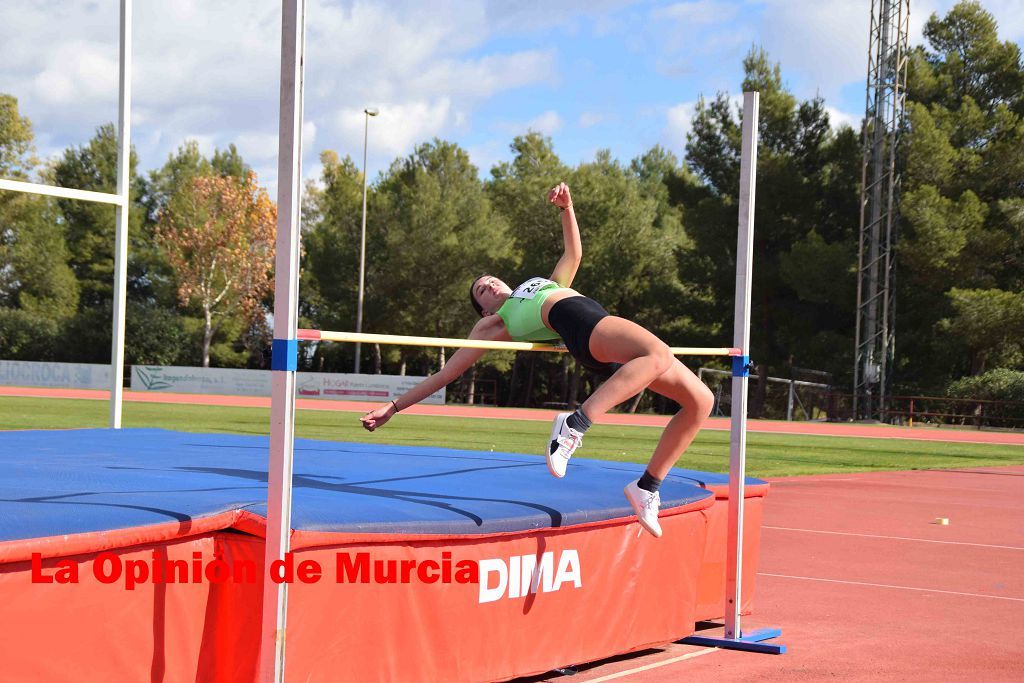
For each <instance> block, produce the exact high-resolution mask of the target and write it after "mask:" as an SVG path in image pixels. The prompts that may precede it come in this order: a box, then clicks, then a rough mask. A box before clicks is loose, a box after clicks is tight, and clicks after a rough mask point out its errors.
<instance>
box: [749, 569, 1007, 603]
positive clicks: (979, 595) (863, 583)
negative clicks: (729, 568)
mask: <svg viewBox="0 0 1024 683" xmlns="http://www.w3.org/2000/svg"><path fill="white" fill-rule="evenodd" d="M757 575H758V576H771V577H774V578H776V579H797V580H800V581H821V582H824V583H842V584H846V585H849V586H870V587H872V588H895V589H897V590H904V591H917V592H920V593H942V594H944V595H961V596H964V597H968V598H991V599H992V600H1010V601H1012V602H1024V598H1011V597H1008V596H1004V595H985V594H983V593H961V592H959V591H944V590H939V589H938V588H915V587H914V586H893V585H891V584H887V583H868V582H867V581H840V580H839V579H822V578H819V577H817V576H789V575H788V574H768V573H766V572H758V573H757Z"/></svg>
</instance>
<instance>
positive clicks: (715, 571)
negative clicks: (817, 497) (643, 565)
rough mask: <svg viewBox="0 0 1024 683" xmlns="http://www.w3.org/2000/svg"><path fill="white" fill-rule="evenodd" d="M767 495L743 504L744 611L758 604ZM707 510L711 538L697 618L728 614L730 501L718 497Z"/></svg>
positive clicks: (706, 548) (699, 584) (702, 570)
mask: <svg viewBox="0 0 1024 683" xmlns="http://www.w3.org/2000/svg"><path fill="white" fill-rule="evenodd" d="M763 512H764V495H763V494H762V495H757V496H753V497H748V498H746V499H745V502H744V505H743V586H742V591H743V605H742V608H741V613H742V614H750V613H751V611H752V610H753V607H754V587H755V584H756V581H757V567H758V564H759V561H760V557H761V520H762V515H763ZM705 513H706V514H707V517H708V540H707V544H706V545H705V546H704V560H703V563H702V565H701V568H700V574H699V577H698V579H697V606H696V616H697V621H707V620H710V619H721V618H722V617H723V616H724V615H725V586H726V582H725V562H726V553H727V552H728V547H729V501H728V499H727V498H716V500H715V504H714V505H712V506H711V507H710V508H708V509H707V510H706V511H705Z"/></svg>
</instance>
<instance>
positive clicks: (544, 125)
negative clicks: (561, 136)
mask: <svg viewBox="0 0 1024 683" xmlns="http://www.w3.org/2000/svg"><path fill="white" fill-rule="evenodd" d="M562 123H563V122H562V117H561V116H559V114H558V112H556V111H554V110H550V109H549V110H548V111H545V112H542V113H540V114H538V115H537V116H534V117H533V118H532V119H530V120H528V121H499V122H497V123H495V124H494V126H493V128H494V129H495V130H497V131H500V132H502V133H504V134H506V135H510V136H512V135H523V134H525V133H526V132H528V131H531V130H532V131H536V132H538V133H542V134H543V135H551V134H552V133H554V132H555V131H557V130H559V129H560V128H561V127H562Z"/></svg>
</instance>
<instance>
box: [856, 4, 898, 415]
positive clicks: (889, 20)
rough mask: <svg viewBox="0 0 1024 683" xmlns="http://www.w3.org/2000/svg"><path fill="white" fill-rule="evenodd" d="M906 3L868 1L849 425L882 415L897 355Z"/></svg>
mask: <svg viewBox="0 0 1024 683" xmlns="http://www.w3.org/2000/svg"><path fill="white" fill-rule="evenodd" d="M909 33H910V0H872V2H871V29H870V34H869V36H870V39H869V45H868V77H867V98H866V99H867V104H866V106H865V112H864V131H863V151H864V161H863V167H862V172H861V190H860V245H859V249H858V258H857V331H856V351H855V354H854V364H853V413H854V419H859V418H868V419H871V418H877V419H882V418H884V416H885V411H886V406H887V403H886V401H887V398H888V396H887V394H888V392H889V391H890V389H891V386H892V369H893V368H892V366H893V362H892V361H893V357H894V351H895V340H896V336H895V324H894V321H895V305H894V304H895V298H894V294H895V265H896V262H895V258H894V256H895V254H894V253H893V245H894V243H895V238H896V227H897V222H898V216H899V188H900V174H899V170H898V168H897V163H896V152H897V147H898V145H899V141H900V133H901V129H902V126H903V113H904V105H905V102H906V88H907V62H908V42H909Z"/></svg>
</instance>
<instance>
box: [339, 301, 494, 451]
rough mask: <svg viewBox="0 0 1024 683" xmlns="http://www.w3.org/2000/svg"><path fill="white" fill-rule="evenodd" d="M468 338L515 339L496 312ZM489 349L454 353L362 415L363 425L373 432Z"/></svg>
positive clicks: (475, 360) (442, 384)
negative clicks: (427, 375) (435, 367)
mask: <svg viewBox="0 0 1024 683" xmlns="http://www.w3.org/2000/svg"><path fill="white" fill-rule="evenodd" d="M469 338H470V339H484V340H490V341H511V339H512V338H511V337H510V336H509V334H508V331H507V330H506V329H505V323H504V322H503V321H502V319H501V318H500V317H498V316H497V315H488V316H485V317H483V318H481V319H480V321H479V322H478V323H477V324H476V325H474V326H473V331H472V332H470V333H469ZM486 351H487V349H467V348H461V349H459V350H458V351H456V352H455V353H453V354H452V357H451V358H449V359H448V361H447V362H446V363H445V364H444V367H443V368H441V369H440V370H439V371H438V372H436V373H434V374H433V375H431V376H430V377H427V378H426V379H425V380H423V381H422V382H420V383H419V384H417V385H416V386H414V387H413V388H412V389H410V390H409V391H407V392H405V393H404V394H402V395H401V396H399V397H398V398H396V399H395V400H394V401H389V402H388V403H387V404H385V405H383V406H381V407H379V408H377V409H376V410H373V411H370V412H369V413H367V414H366V415H363V416H362V417H361V418H359V419H360V421H361V422H362V423H363V427H365V428H366V429H367V430H369V431H371V432H372V431H373V430H375V429H377V428H378V427H381V426H383V425H384V424H385V423H386V422H387V421H388V420H390V419H391V418H392V417H394V415H395V413H397V412H399V411H401V410H404V409H405V408H408V407H409V406H413V405H416V404H417V403H419V402H420V401H422V400H423V399H425V398H426V397H428V396H430V395H431V394H433V393H434V392H435V391H437V390H439V389H441V388H442V387H446V386H448V385H449V384H451V383H452V382H454V381H455V380H457V379H458V378H459V377H461V376H462V373H464V372H465V371H466V370H468V369H469V368H470V367H471V366H472V365H473V363H475V362H477V361H478V360H479V359H480V356H482V355H484V353H485V352H486Z"/></svg>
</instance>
